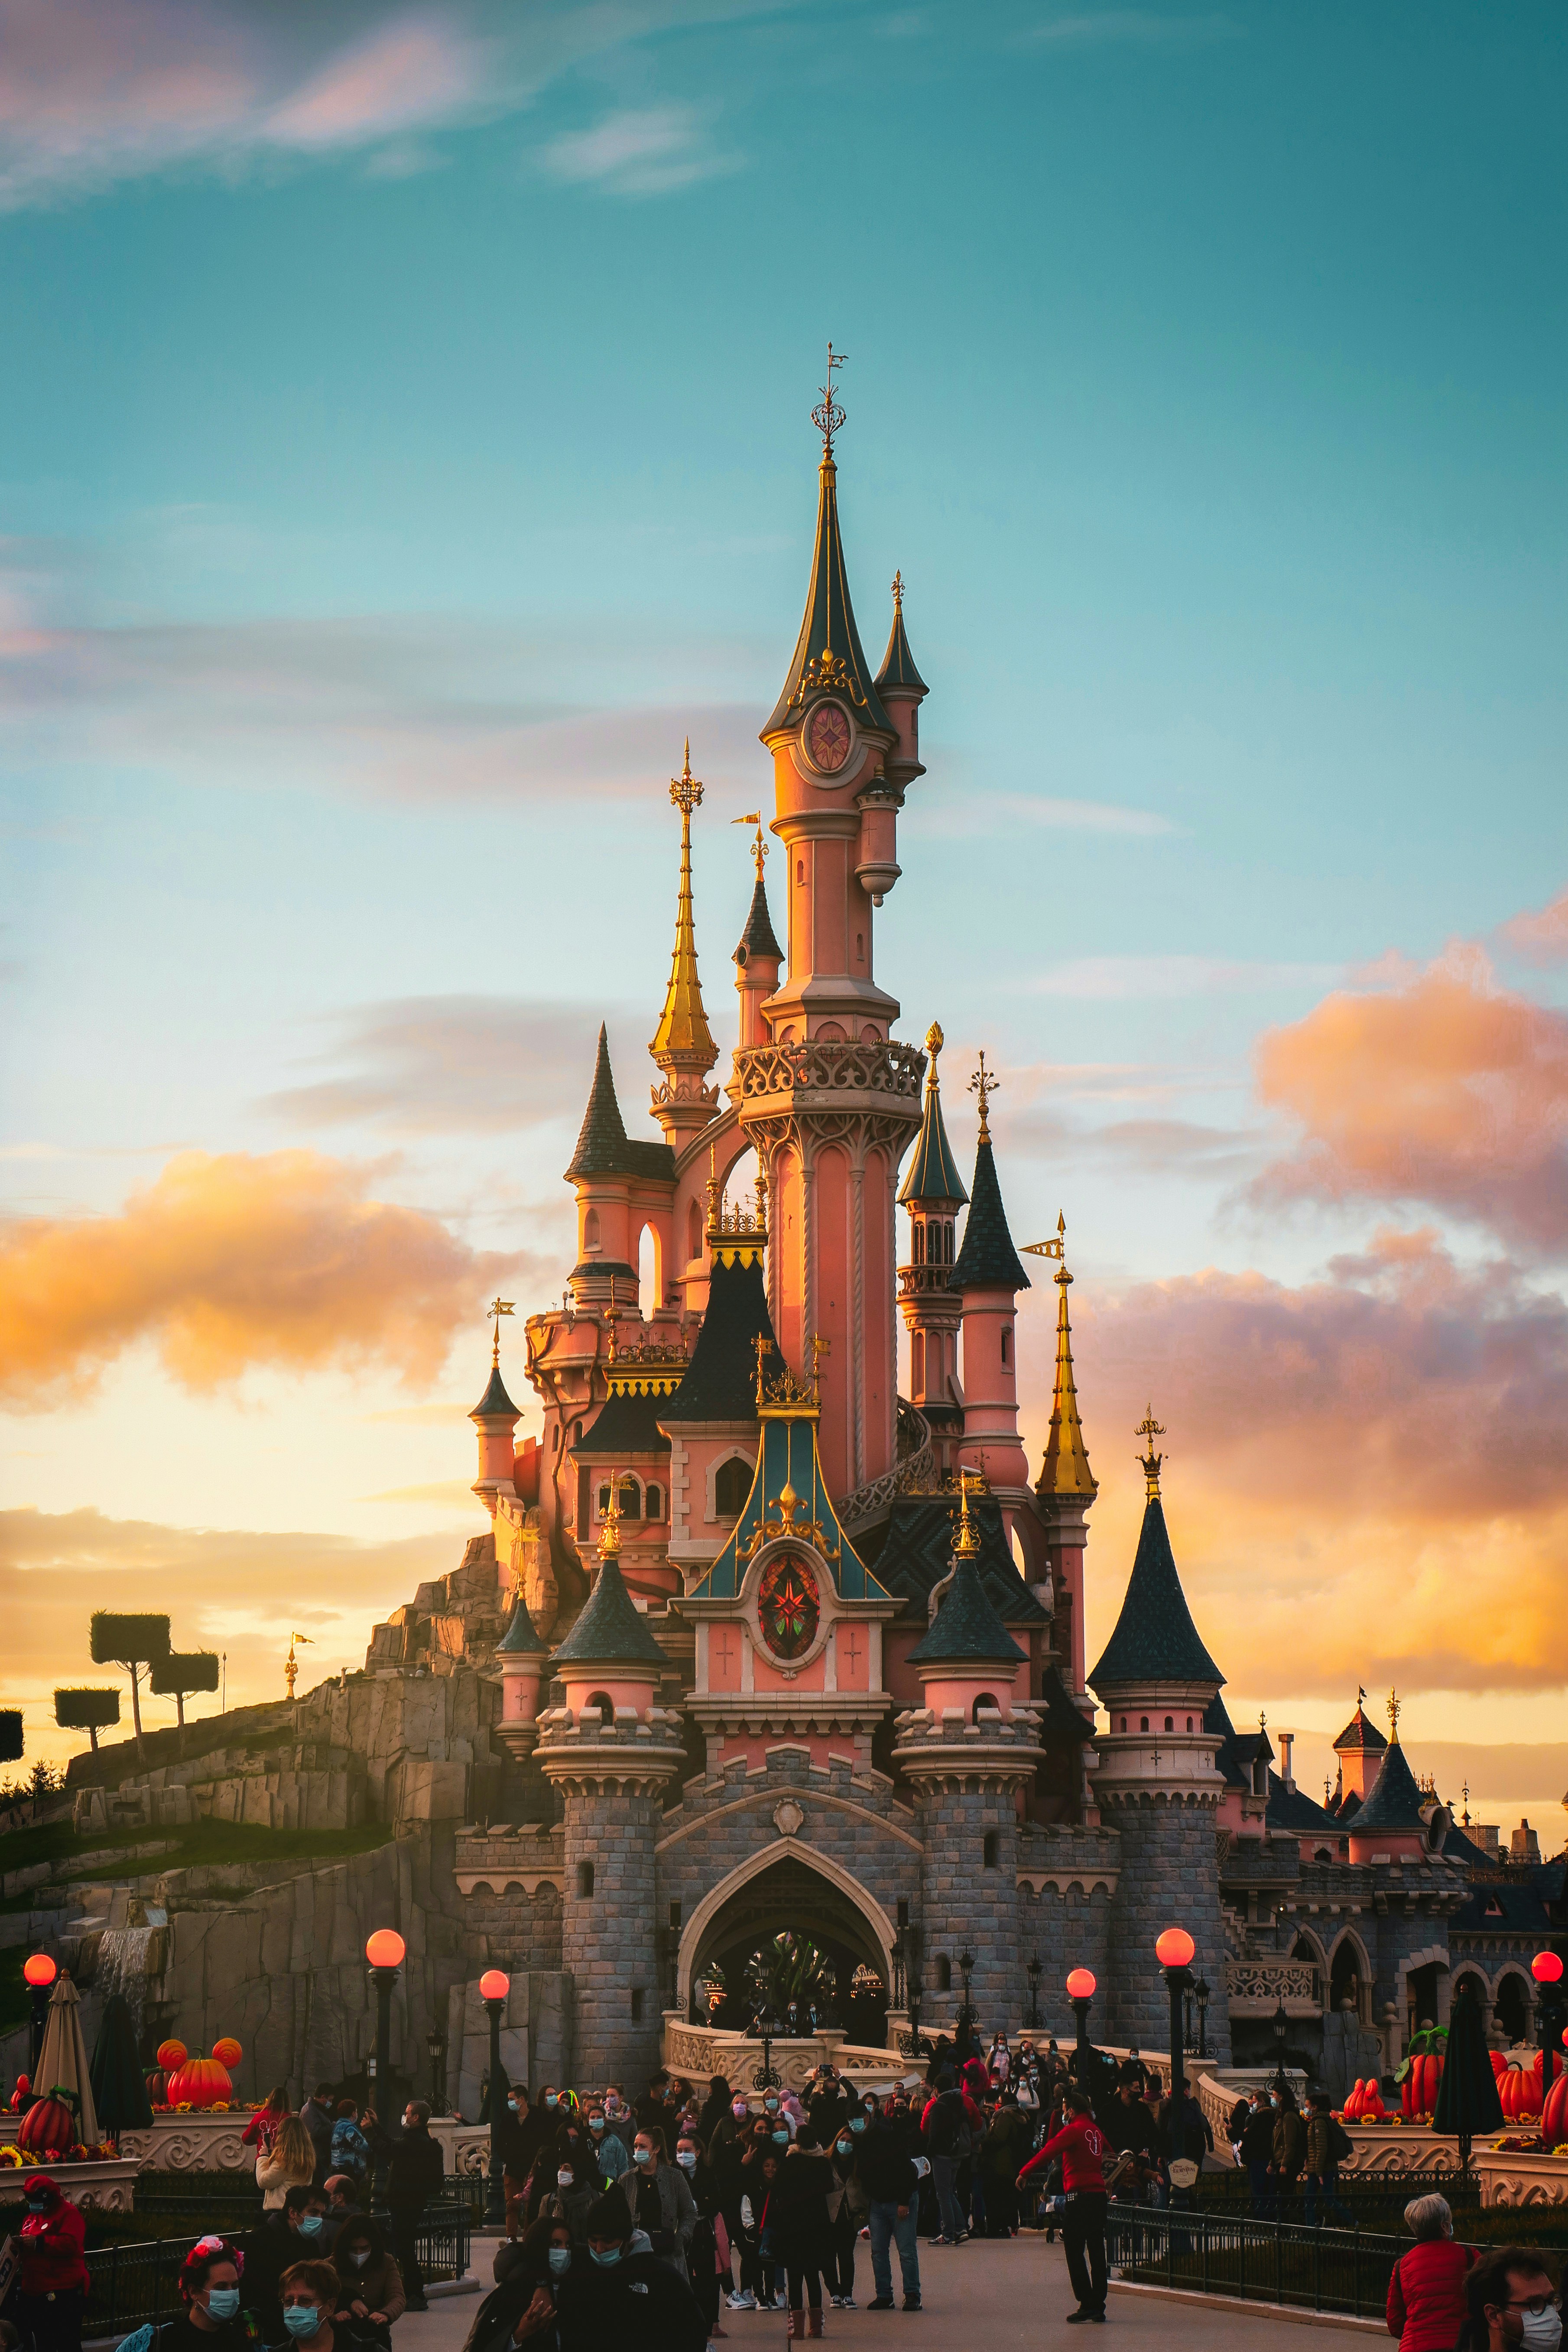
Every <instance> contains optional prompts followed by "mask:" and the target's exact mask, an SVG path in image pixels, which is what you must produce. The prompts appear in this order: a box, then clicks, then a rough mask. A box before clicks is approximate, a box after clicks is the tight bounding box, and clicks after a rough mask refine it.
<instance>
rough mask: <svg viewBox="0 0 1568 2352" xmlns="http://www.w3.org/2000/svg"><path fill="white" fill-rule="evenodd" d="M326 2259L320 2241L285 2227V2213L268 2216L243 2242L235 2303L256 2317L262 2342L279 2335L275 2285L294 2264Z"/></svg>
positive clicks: (279, 2313) (280, 2312) (279, 2311)
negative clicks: (243, 2260) (237, 2293)
mask: <svg viewBox="0 0 1568 2352" xmlns="http://www.w3.org/2000/svg"><path fill="white" fill-rule="evenodd" d="M329 2259H330V2257H329V2255H328V2253H327V2252H326V2249H325V2246H324V2245H323V2243H322V2241H321V2238H307V2237H305V2236H303V2235H302V2234H301V2232H300V2231H298V2230H291V2229H290V2228H289V2219H288V2216H287V2214H285V2213H282V2212H278V2213H268V2215H266V2217H265V2218H264V2219H263V2220H262V2221H260V2222H258V2225H257V2227H256V2228H255V2229H254V2230H252V2231H250V2233H249V2235H248V2236H247V2239H246V2241H245V2268H244V2270H243V2271H242V2272H241V2273H240V2280H239V2300H240V2307H241V2309H242V2310H244V2311H253V2312H254V2313H255V2314H256V2324H257V2326H258V2328H259V2330H260V2332H261V2336H262V2339H263V2341H264V2342H265V2343H268V2344H273V2343H276V2342H277V2340H278V2338H279V2336H281V2335H283V2333H284V2327H283V2309H282V2305H281V2304H280V2303H279V2299H278V2282H279V2279H280V2278H281V2277H282V2275H283V2273H284V2272H285V2271H286V2270H288V2269H289V2267H290V2266H291V2265H292V2264H293V2263H316V2262H321V2263H324V2262H326V2261H328V2260H329Z"/></svg>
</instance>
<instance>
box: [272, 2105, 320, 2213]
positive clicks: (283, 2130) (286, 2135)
mask: <svg viewBox="0 0 1568 2352" xmlns="http://www.w3.org/2000/svg"><path fill="white" fill-rule="evenodd" d="M327 2169H328V2168H327V2167H326V2166H324V2165H323V2166H322V2167H321V2170H320V2172H318V2168H317V2163H316V2145H315V2142H314V2140H313V2139H312V2137H311V2136H310V2131H309V2130H308V2129H307V2127H306V2126H305V2124H304V2122H303V2120H302V2118H301V2117H300V2116H284V2117H283V2119H282V2121H281V2122H280V2123H279V2126H278V2128H277V2130H276V2131H275V2132H274V2133H273V2135H272V2138H271V2141H270V2144H269V2145H268V2147H264V2148H263V2149H262V2150H261V2152H260V2154H259V2155H258V2157H257V2159H256V2185H257V2187H258V2189H260V2190H261V2192H262V2195H261V2206H262V2210H263V2211H264V2212H267V2213H276V2212H277V2211H278V2210H279V2207H280V2206H281V2204H282V2202H283V2200H284V2198H285V2197H286V2196H287V2194H288V2192H289V2189H304V2188H308V2187H309V2186H310V2182H311V2181H312V2180H315V2179H319V2178H321V2174H324V2173H325V2171H326V2170H327Z"/></svg>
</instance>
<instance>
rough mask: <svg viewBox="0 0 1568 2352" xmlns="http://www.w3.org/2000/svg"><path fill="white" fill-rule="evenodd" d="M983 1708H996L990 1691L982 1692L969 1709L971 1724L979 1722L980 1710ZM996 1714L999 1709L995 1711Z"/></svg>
mask: <svg viewBox="0 0 1568 2352" xmlns="http://www.w3.org/2000/svg"><path fill="white" fill-rule="evenodd" d="M983 1706H989V1707H995V1706H996V1701H995V1699H994V1696H992V1694H991V1692H990V1691H982V1692H981V1694H980V1696H979V1697H978V1698H977V1699H976V1700H975V1702H974V1705H973V1706H972V1707H971V1708H970V1710H969V1720H970V1722H971V1723H978V1722H979V1720H980V1710H981V1708H982V1707H983ZM997 1712H998V1713H1000V1709H997Z"/></svg>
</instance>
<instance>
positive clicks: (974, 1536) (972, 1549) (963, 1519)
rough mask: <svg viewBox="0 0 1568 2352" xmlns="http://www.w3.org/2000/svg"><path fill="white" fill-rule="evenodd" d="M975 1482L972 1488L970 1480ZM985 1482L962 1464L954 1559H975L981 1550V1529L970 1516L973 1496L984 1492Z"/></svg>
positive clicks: (959, 1477)
mask: <svg viewBox="0 0 1568 2352" xmlns="http://www.w3.org/2000/svg"><path fill="white" fill-rule="evenodd" d="M972 1478H973V1480H974V1482H975V1483H974V1485H973V1486H971V1485H970V1483H969V1482H970V1480H971V1479H972ZM984 1484H985V1482H984V1478H983V1477H982V1476H981V1474H980V1473H979V1472H978V1471H977V1470H972V1469H971V1468H970V1466H969V1465H968V1464H967V1463H963V1464H961V1465H960V1467H959V1473H958V1533H957V1534H956V1535H955V1536H954V1537H953V1539H952V1556H953V1558H954V1559H974V1557H975V1555H976V1554H977V1553H978V1551H979V1549H980V1529H979V1528H977V1527H976V1526H975V1524H974V1521H973V1519H972V1518H971V1517H970V1515H969V1499H970V1496H971V1495H974V1494H983V1493H984Z"/></svg>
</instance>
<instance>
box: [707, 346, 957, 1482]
mask: <svg viewBox="0 0 1568 2352" xmlns="http://www.w3.org/2000/svg"><path fill="white" fill-rule="evenodd" d="M838 364H839V362H838V360H837V356H836V354H835V353H834V352H832V350H831V347H830V349H829V353H828V383H827V385H826V387H825V388H824V393H823V400H822V405H821V406H820V407H819V408H818V409H816V412H815V419H816V424H817V425H818V427H819V428H820V430H821V433H822V441H823V446H822V460H821V465H820V467H819V495H818V504H817V518H816V551H815V554H814V557H813V562H812V573H811V585H810V590H809V592H808V594H807V597H806V604H805V617H804V619H803V620H802V622H801V627H800V635H799V637H798V638H797V640H796V643H795V656H794V658H793V660H792V661H791V663H790V667H789V673H788V676H787V677H785V679H784V690H783V692H782V693H781V694H780V696H779V698H778V702H777V704H776V705H775V707H774V709H773V715H772V716H771V718H770V719H768V722H767V724H766V726H765V727H764V728H763V730H762V740H763V743H764V744H766V746H767V748H768V750H769V751H771V752H772V754H773V784H774V799H775V814H774V816H773V824H772V831H773V833H774V835H776V836H777V837H778V839H779V841H780V842H781V844H782V845H783V849H784V861H785V899H784V905H785V913H786V935H787V939H788V971H787V974H786V976H785V977H784V979H783V980H782V982H780V984H779V986H778V987H777V988H776V989H775V990H774V992H773V994H772V995H771V996H770V997H768V998H767V999H766V1000H765V1002H764V1003H763V1006H762V1012H763V1018H764V1020H765V1022H766V1024H767V1033H768V1042H767V1043H765V1044H758V1045H749V1046H743V1047H742V1048H741V1050H740V1051H739V1052H737V1054H736V1056H735V1065H734V1078H733V1083H732V1085H731V1099H732V1100H733V1101H734V1102H735V1104H736V1106H737V1108H738V1110H739V1114H740V1123H741V1129H742V1136H743V1138H744V1139H745V1141H746V1142H749V1143H751V1144H752V1145H754V1147H755V1149H756V1151H757V1156H758V1160H759V1162H760V1163H761V1165H762V1168H763V1172H764V1174H765V1175H766V1176H767V1178H768V1183H769V1192H770V1195H771V1198H772V1201H773V1231H772V1249H771V1252H770V1265H769V1280H770V1292H771V1306H772V1311H773V1325H774V1328H775V1330H776V1331H777V1334H778V1339H779V1343H780V1345H781V1347H782V1348H783V1350H784V1356H785V1358H786V1360H788V1361H790V1362H791V1363H794V1364H797V1365H806V1364H808V1363H809V1362H810V1361H811V1360H812V1358H813V1353H814V1342H816V1341H817V1340H818V1339H820V1340H821V1341H823V1342H825V1343H826V1346H825V1348H824V1349H821V1350H820V1357H821V1383H822V1424H821V1444H822V1454H823V1463H824V1468H825V1471H826V1477H827V1482H828V1487H829V1491H830V1492H831V1493H832V1494H834V1495H835V1496H845V1495H847V1494H848V1493H850V1491H851V1490H854V1489H858V1488H859V1487H861V1486H865V1485H868V1484H869V1483H870V1482H872V1481H873V1480H876V1479H879V1478H880V1477H882V1476H884V1475H886V1474H887V1473H888V1472H889V1470H890V1469H891V1468H892V1466H893V1462H894V1454H895V1418H896V1411H897V1347H896V1322H895V1316H894V1304H893V1302H894V1265H895V1259H896V1256H897V1237H896V1234H895V1229H894V1209H895V1192H896V1189H897V1181H898V1169H899V1162H900V1159H901V1158H902V1156H903V1151H904V1148H905V1146H906V1144H907V1143H908V1141H909V1139H910V1135H911V1134H912V1132H913V1130H914V1129H915V1128H916V1126H917V1125H918V1124H919V1116H920V1114H919V1099H920V1080H921V1056H920V1055H919V1054H917V1053H916V1052H915V1051H914V1049H913V1048H912V1047H910V1046H909V1045H899V1044H895V1043H894V1042H892V1040H891V1037H890V1034H889V1033H890V1031H891V1028H892V1024H893V1023H894V1021H895V1020H896V1019H897V1017H898V1013H899V1006H898V1003H897V1001H896V999H895V998H893V997H891V996H889V994H888V993H887V992H886V991H885V990H883V989H881V988H879V986H878V985H877V982H876V976H875V957H874V940H873V932H872V913H873V909H874V908H875V907H877V906H878V905H879V904H880V901H881V898H882V897H883V895H884V893H885V892H886V891H888V890H889V889H890V888H891V887H892V886H893V884H894V882H895V881H896V880H897V879H898V873H899V867H898V860H897V855H896V850H897V840H896V832H897V816H898V810H899V808H900V805H901V803H902V801H903V793H904V785H905V782H907V781H908V780H909V779H910V778H911V777H912V776H914V775H916V774H918V773H919V772H920V763H919V761H918V758H917V757H916V754H915V735H914V725H915V714H916V711H917V709H918V707H919V703H920V699H921V696H922V695H923V694H924V692H925V688H924V686H923V684H921V681H920V679H919V677H918V674H917V673H916V672H915V671H914V666H913V663H912V661H910V662H909V663H908V675H907V676H905V675H900V674H899V673H900V672H901V671H902V669H903V667H904V663H905V660H906V656H907V652H908V648H907V643H906V641H905V639H904V635H903V628H902V615H901V610H900V614H899V615H898V616H897V625H896V626H895V630H894V635H893V638H892V640H891V641H890V643H889V657H890V659H891V658H892V657H893V656H895V654H896V656H897V657H896V659H893V660H892V669H891V671H890V672H889V675H888V677H887V680H886V683H887V686H888V691H889V697H890V698H891V706H892V710H893V711H896V712H897V714H898V715H897V718H896V719H895V718H894V717H893V716H892V715H890V711H889V704H888V703H885V702H884V701H883V698H882V690H881V689H882V683H883V681H882V680H880V679H877V678H873V677H872V675H871V669H870V665H869V663H868V661H867V659H866V655H865V651H864V648H863V647H862V646H861V643H860V636H859V632H858V629H857V627H856V625H855V614H854V609H853V606H852V605H851V604H850V601H849V583H848V580H847V574H846V571H845V564H844V551H843V546H842V544H841V541H840V539H839V530H838V502H837V467H836V465H835V462H834V457H833V440H834V436H835V434H836V433H837V431H838V429H839V427H840V425H842V424H843V421H844V412H843V410H842V409H841V408H839V407H838V406H837V404H836V402H835V400H834V398H833V390H832V377H833V371H834V369H835V368H836V367H837V365H838ZM900 606H901V594H900Z"/></svg>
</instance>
